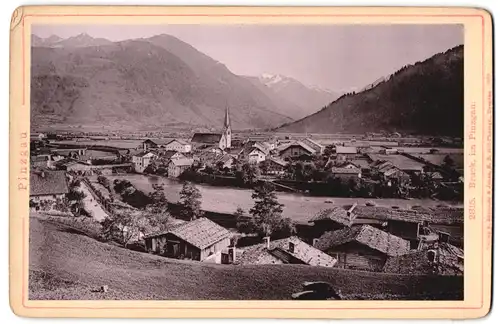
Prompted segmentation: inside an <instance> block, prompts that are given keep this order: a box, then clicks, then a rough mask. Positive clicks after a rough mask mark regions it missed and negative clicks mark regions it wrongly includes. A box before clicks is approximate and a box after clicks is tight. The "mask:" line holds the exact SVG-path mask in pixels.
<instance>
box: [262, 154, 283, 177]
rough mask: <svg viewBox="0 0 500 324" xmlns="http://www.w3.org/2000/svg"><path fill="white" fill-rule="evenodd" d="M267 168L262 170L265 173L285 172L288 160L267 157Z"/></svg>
mask: <svg viewBox="0 0 500 324" xmlns="http://www.w3.org/2000/svg"><path fill="white" fill-rule="evenodd" d="M266 161H268V162H267V169H266V171H265V172H264V174H266V175H282V174H284V173H285V169H286V167H287V165H288V162H286V161H284V160H282V159H280V158H275V157H270V158H269V159H267V160H266Z"/></svg>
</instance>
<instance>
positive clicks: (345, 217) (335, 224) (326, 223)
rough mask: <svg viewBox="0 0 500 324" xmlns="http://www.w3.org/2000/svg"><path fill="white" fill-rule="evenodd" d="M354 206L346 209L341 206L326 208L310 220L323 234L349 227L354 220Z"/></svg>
mask: <svg viewBox="0 0 500 324" xmlns="http://www.w3.org/2000/svg"><path fill="white" fill-rule="evenodd" d="M352 210H353V208H351V209H349V210H346V209H345V208H343V207H341V206H334V207H332V208H328V209H324V210H322V211H320V212H319V213H317V214H316V215H315V216H314V217H313V218H311V219H310V220H309V222H310V223H313V224H314V227H316V228H317V230H318V231H321V234H322V233H323V232H326V231H335V230H338V229H342V228H344V227H349V226H351V225H352V224H353V222H354V215H353V213H352Z"/></svg>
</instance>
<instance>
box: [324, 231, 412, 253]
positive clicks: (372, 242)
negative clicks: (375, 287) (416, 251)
mask: <svg viewBox="0 0 500 324" xmlns="http://www.w3.org/2000/svg"><path fill="white" fill-rule="evenodd" d="M349 242H358V243H359V244H362V245H365V246H367V247H369V248H371V249H373V250H377V251H379V252H382V253H384V254H387V255H389V256H396V255H404V254H407V253H409V251H410V242H409V241H407V240H404V239H402V238H400V237H398V236H394V235H392V234H389V233H387V232H384V231H382V230H379V229H377V228H375V227H373V226H370V225H357V226H353V227H346V228H343V229H340V230H337V231H333V232H327V233H325V234H323V235H322V236H321V237H320V238H319V240H318V243H317V245H316V246H317V248H318V249H320V250H322V251H326V250H328V249H331V248H335V247H337V246H340V245H343V244H346V243H349Z"/></svg>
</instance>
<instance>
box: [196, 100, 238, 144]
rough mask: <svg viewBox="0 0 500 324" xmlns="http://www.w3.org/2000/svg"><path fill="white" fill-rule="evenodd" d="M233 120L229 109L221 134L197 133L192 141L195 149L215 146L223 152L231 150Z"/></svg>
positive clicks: (227, 109)
mask: <svg viewBox="0 0 500 324" xmlns="http://www.w3.org/2000/svg"><path fill="white" fill-rule="evenodd" d="M231 137H232V130H231V120H230V117H229V108H226V115H225V117H224V127H223V129H222V132H220V133H195V134H194V135H193V137H192V139H191V143H192V145H193V146H194V147H196V148H200V147H210V146H215V147H217V148H219V149H220V150H221V151H225V150H226V149H230V148H231Z"/></svg>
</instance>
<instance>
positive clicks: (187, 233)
mask: <svg viewBox="0 0 500 324" xmlns="http://www.w3.org/2000/svg"><path fill="white" fill-rule="evenodd" d="M231 236H232V234H231V232H229V231H228V230H227V229H225V228H224V227H222V226H220V225H218V224H216V223H214V222H213V221H211V220H209V219H208V218H205V217H202V218H198V219H196V220H193V221H190V222H186V223H183V224H181V225H178V226H175V227H173V228H171V229H169V230H167V231H163V232H159V233H153V234H149V235H146V236H144V240H145V243H146V250H147V251H148V252H150V253H154V254H159V255H163V256H166V257H170V258H178V259H191V260H196V261H205V260H206V259H207V258H209V257H211V256H212V255H216V254H218V253H221V251H222V250H224V249H226V248H227V247H228V246H229V245H230V243H231Z"/></svg>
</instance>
